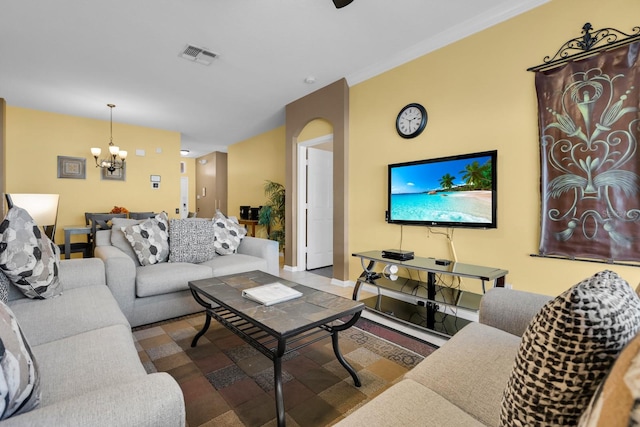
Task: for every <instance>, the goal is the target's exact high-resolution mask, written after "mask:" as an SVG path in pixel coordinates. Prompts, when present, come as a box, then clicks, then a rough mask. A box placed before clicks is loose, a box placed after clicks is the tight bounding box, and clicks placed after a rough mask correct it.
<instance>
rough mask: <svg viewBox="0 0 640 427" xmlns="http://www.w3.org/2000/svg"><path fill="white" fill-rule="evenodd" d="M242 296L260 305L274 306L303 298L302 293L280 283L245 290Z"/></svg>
mask: <svg viewBox="0 0 640 427" xmlns="http://www.w3.org/2000/svg"><path fill="white" fill-rule="evenodd" d="M242 296H243V297H245V298H248V299H250V300H252V301H255V302H259V303H260V304H264V305H273V304H277V303H279V302H284V301H289V300H292V299H294V298H298V297H301V296H302V293H301V292H298V291H296V290H295V289H293V288H290V287H289V286H286V285H283V284H282V283H280V282H275V283H270V284H268V285H262V286H256V287H255V288H249V289H245V290H244V291H242Z"/></svg>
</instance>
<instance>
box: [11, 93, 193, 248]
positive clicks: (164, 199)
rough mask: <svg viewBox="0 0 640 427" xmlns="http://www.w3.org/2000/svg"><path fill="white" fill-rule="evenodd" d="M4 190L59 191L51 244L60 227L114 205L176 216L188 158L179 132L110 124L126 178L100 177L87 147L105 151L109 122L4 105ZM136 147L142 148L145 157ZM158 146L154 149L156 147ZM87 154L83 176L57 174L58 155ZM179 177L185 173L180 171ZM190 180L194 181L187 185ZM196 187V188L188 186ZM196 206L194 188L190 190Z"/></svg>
mask: <svg viewBox="0 0 640 427" xmlns="http://www.w3.org/2000/svg"><path fill="white" fill-rule="evenodd" d="M6 123H7V139H6V176H7V184H6V191H7V192H8V193H11V192H14V193H59V194H60V205H59V211H58V230H59V231H58V232H57V233H56V242H58V243H62V242H63V241H64V233H63V232H62V227H63V226H64V225H70V224H83V223H84V212H108V211H110V210H111V208H112V207H113V206H114V205H117V206H124V207H126V208H127V209H129V210H130V211H154V212H160V211H163V210H164V211H166V212H167V213H169V215H170V217H177V215H176V214H175V209H176V208H178V207H179V206H180V176H181V174H180V168H179V163H180V161H181V160H182V161H185V162H186V164H187V169H186V172H187V173H186V176H189V177H190V185H192V186H193V185H195V174H194V172H195V163H194V162H193V159H181V158H180V153H179V150H180V134H179V133H177V132H170V131H164V130H158V129H150V128H145V127H140V126H131V125H125V124H120V123H117V122H114V124H113V140H114V144H116V145H119V146H120V147H121V149H123V150H127V151H128V157H127V161H126V163H127V173H126V181H124V182H120V181H103V180H101V178H100V170H99V169H98V168H96V167H95V161H94V159H93V157H92V156H91V153H90V151H89V149H90V148H91V147H100V148H101V149H102V154H104V153H105V152H107V145H108V143H109V121H108V120H107V121H103V120H94V119H85V118H80V117H75V116H69V115H63V114H54V113H48V112H43V111H37V110H30V109H25V108H18V107H12V106H10V105H9V106H7V118H6ZM136 149H142V150H145V153H146V155H145V156H144V157H142V156H137V155H136ZM157 149H160V150H161V152H160V153H158V152H157V151H156V150H157ZM59 155H61V156H70V157H84V158H86V165H87V171H86V179H59V178H57V156H59ZM150 175H160V176H161V183H160V188H159V189H157V190H154V189H152V188H151V183H150ZM183 176H184V175H183ZM192 182H193V184H192ZM193 188H195V187H193ZM192 194H193V195H194V196H193V201H192V202H190V203H191V205H192V206H195V191H193V192H192Z"/></svg>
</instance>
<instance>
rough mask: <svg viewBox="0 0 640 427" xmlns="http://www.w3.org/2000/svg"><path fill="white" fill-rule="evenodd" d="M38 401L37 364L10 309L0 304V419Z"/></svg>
mask: <svg viewBox="0 0 640 427" xmlns="http://www.w3.org/2000/svg"><path fill="white" fill-rule="evenodd" d="M39 403H40V377H39V373H38V365H37V364H36V361H35V359H34V357H33V353H32V352H31V348H30V347H29V344H28V343H27V340H26V339H25V337H24V335H22V331H21V330H20V326H19V325H18V321H17V320H16V318H15V316H14V314H13V312H12V311H11V309H10V308H9V307H7V306H6V305H5V304H4V303H0V420H4V419H6V418H9V417H11V416H12V415H16V414H21V413H24V412H27V411H30V410H32V409H33V408H35V407H36V406H37V405H38V404H39Z"/></svg>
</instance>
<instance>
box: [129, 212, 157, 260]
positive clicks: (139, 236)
mask: <svg viewBox="0 0 640 427" xmlns="http://www.w3.org/2000/svg"><path fill="white" fill-rule="evenodd" d="M122 232H123V233H124V235H125V237H126V238H127V240H128V241H129V243H130V244H131V247H132V248H133V251H134V252H135V253H136V256H137V258H138V261H139V262H140V265H152V264H155V263H158V262H166V261H167V260H168V259H169V222H168V218H167V214H166V213H165V212H162V213H159V214H158V215H156V216H155V217H154V218H149V219H146V220H144V221H142V222H141V223H140V224H134V225H128V226H126V227H122Z"/></svg>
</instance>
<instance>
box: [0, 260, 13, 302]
mask: <svg viewBox="0 0 640 427" xmlns="http://www.w3.org/2000/svg"><path fill="white" fill-rule="evenodd" d="M10 286H11V280H9V278H8V277H7V276H6V275H5V274H4V273H3V272H2V269H0V301H2V302H3V303H5V304H6V303H8V302H9V287H10Z"/></svg>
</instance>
